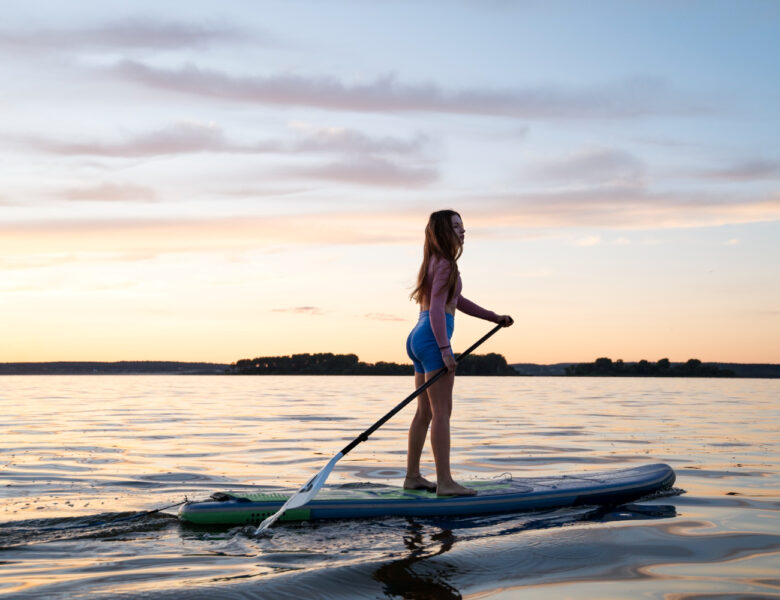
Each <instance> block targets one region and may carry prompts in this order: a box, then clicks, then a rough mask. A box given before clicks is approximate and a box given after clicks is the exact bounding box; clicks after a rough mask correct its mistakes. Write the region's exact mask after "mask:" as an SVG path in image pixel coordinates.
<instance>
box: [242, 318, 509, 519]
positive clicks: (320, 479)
mask: <svg viewBox="0 0 780 600" xmlns="http://www.w3.org/2000/svg"><path fill="white" fill-rule="evenodd" d="M502 327H504V325H503V324H502V323H499V324H498V325H496V326H495V327H494V328H493V329H491V330H490V331H488V332H487V333H486V334H485V335H483V336H482V337H481V338H479V339H478V340H477V341H476V342H474V343H473V344H472V345H471V346H470V347H469V348H468V349H467V350H466V351H465V352H463V353H462V354H460V355H459V356H458V358H456V359H455V360H457V361H460V360H462V359H463V358H465V357H466V356H468V355H469V354H471V353H472V352H473V351H474V350H475V349H476V348H477V347H478V346H479V345H481V344H482V342H484V341H485V340H487V339H488V338H489V337H490V336H491V335H493V334H494V333H495V332H496V331H498V330H499V329H501V328H502ZM446 372H447V367H444V368H442V369H440V370H439V371H438V372H437V373H436V375H434V376H433V377H431V378H430V379H429V380H428V381H426V382H425V383H424V384H423V385H421V386H420V387H418V388H417V389H416V390H414V392H412V394H411V395H409V396H408V397H407V398H405V399H404V400H403V401H402V402H401V403H400V404H398V406H396V407H395V408H394V409H393V410H391V411H390V412H389V413H387V414H386V415H385V416H384V417H382V418H381V419H379V420H378V421H377V422H376V423H374V424H373V425H372V426H371V427H369V428H368V429H366V430H365V431H364V432H363V433H361V434H360V435H359V436H357V437H356V438H355V439H354V440H352V441H351V442H350V443H349V444H348V445H347V446H345V447H344V449H343V450H342V451H341V452H339V453H338V454H337V455H336V456H334V457H333V458H331V459H330V461H329V462H328V464H327V465H325V466H324V467H323V468H322V470H321V471H320V472H319V473H317V474H316V475H315V476H314V477H312V478H311V479H309V481H307V482H306V483H305V484H304V485H303V486H302V487H301V489H299V490H298V491H297V492H295V493H294V494H293V495H292V496H290V498H289V499H288V500H287V502H285V503H284V504H282V507H281V508H280V509H279V510H278V511H276V512H275V513H274V514H272V515H271V516H270V517H268V518H267V519H266V520H265V521H263V522H262V523H260V526H259V527H258V528H257V531H256V532H255V533H261V532H263V531H265V530H266V529H268V528H269V527H270V526H271V525H273V524H274V523H275V522H276V520H277V519H278V518H279V517H281V516H282V515H283V514H284V511H286V510H290V509H293V508H298V507H299V506H303V505H304V504H306V503H307V502H309V501H310V500H312V499H313V498H314V496H316V495H317V492H319V491H320V489H321V488H322V486H323V485H325V481H326V480H327V479H328V476H329V475H330V472H331V471H332V470H333V467H335V466H336V463H337V462H338V461H339V460H340V459H341V457H343V456H344V455H345V454H347V453H348V452H349V451H350V450H352V448H354V447H355V446H357V445H358V444H359V443H360V442H365V441H366V440H367V439H368V436H370V435H371V434H372V433H374V432H375V431H376V430H377V429H379V428H380V427H381V426H382V425H384V424H385V423H386V422H387V421H388V420H389V419H390V418H391V417H392V416H393V415H395V414H396V413H397V412H398V411H400V410H401V409H402V408H403V407H404V406H406V405H407V404H409V403H410V402H411V401H412V400H414V399H415V398H416V397H417V396H419V395H420V394H422V393H423V392H424V391H425V390H427V389H428V388H429V387H430V386H432V385H433V384H434V383H435V382H436V381H437V380H438V379H439V377H441V376H442V375H444V374H445V373H446Z"/></svg>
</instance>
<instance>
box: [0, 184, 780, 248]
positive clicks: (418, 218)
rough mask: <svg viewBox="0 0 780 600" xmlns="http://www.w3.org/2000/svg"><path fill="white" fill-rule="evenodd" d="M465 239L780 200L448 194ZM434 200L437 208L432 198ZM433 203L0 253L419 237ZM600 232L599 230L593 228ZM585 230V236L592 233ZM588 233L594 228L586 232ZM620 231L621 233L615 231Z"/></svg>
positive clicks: (134, 225) (718, 216) (25, 232)
mask: <svg viewBox="0 0 780 600" xmlns="http://www.w3.org/2000/svg"><path fill="white" fill-rule="evenodd" d="M448 204H451V205H452V206H454V207H455V208H457V209H459V210H460V212H461V214H462V215H463V217H464V220H465V222H466V229H467V231H468V233H467V243H469V242H468V240H469V239H480V238H481V239H497V238H499V237H500V238H502V239H524V238H525V237H527V236H528V235H529V234H531V233H533V232H534V231H545V230H546V231H550V230H560V229H568V230H576V229H578V228H587V229H589V230H590V231H592V230H593V229H594V228H599V229H612V230H619V231H626V230H659V229H673V228H699V227H715V226H721V225H727V224H738V223H755V222H767V221H776V220H778V219H780V196H770V197H759V198H744V199H734V198H733V197H732V196H728V195H717V196H716V195H711V194H709V195H708V194H700V195H698V196H697V195H693V194H688V193H681V194H676V195H675V194H670V193H649V192H645V191H641V190H635V189H634V190H630V189H627V190H616V189H611V190H607V191H600V190H590V191H587V192H583V191H578V192H570V193H556V194H535V195H529V194H517V195H500V196H493V197H486V196H479V197H475V196H468V197H467V196H461V197H460V198H454V197H449V198H448ZM436 205H437V206H438V205H440V203H439V202H436ZM432 206H433V202H432V201H430V200H428V201H426V202H425V203H422V204H416V205H414V206H405V205H396V206H392V207H387V205H386V208H384V209H382V210H371V209H368V208H363V207H362V205H361V206H360V207H358V206H356V207H355V208H353V209H343V210H338V211H333V212H320V213H318V214H315V213H306V214H299V215H292V214H290V215H277V216H266V217H259V216H249V215H241V216H233V217H223V218H217V217H212V218H205V217H202V218H198V217H190V218H184V217H179V218H174V217H170V218H152V217H148V218H135V219H132V218H124V219H120V218H115V219H75V218H70V219H59V220H55V219H47V220H36V221H25V222H23V221H11V220H9V219H5V220H2V221H0V256H6V257H11V256H13V255H17V256H18V255H27V254H30V253H31V240H35V243H34V250H35V252H36V253H69V254H74V253H96V252H97V253H127V254H130V255H133V254H135V253H154V254H166V253H173V252H192V253H200V252H214V251H222V252H234V251H237V250H238V251H247V250H256V249H259V248H269V247H275V246H280V245H281V246H291V245H306V246H316V245H332V244H333V245H365V244H371V245H374V244H415V245H419V243H420V241H421V240H420V235H421V234H420V231H421V227H422V226H423V225H424V222H425V219H426V218H427V215H428V212H429V210H430V209H431V208H432ZM599 234H600V235H602V237H603V236H604V234H603V233H602V232H599ZM583 235H590V232H588V233H587V234H585V233H584V234H583ZM594 235H595V234H594ZM616 235H620V234H616Z"/></svg>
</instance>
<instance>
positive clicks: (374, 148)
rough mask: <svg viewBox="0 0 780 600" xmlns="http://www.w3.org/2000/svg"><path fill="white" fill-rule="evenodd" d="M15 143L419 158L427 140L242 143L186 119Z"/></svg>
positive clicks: (320, 135)
mask: <svg viewBox="0 0 780 600" xmlns="http://www.w3.org/2000/svg"><path fill="white" fill-rule="evenodd" d="M16 140H17V141H18V142H19V143H21V144H22V145H24V146H27V147H30V148H33V149H35V150H39V151H43V152H47V153H51V154H57V155H62V156H85V155H86V156H103V157H110V158H138V157H153V156H162V155H174V154H193V153H200V152H214V153H228V152H232V153H246V154H269V153H275V154H307V153H308V154H347V155H388V154H389V155H398V156H404V155H416V154H418V153H419V152H420V151H422V150H423V149H424V147H425V146H426V145H427V143H428V138H427V137H426V136H425V135H423V134H420V133H418V134H416V135H414V136H412V137H410V138H400V137H396V136H371V135H368V134H366V133H363V132H360V131H357V130H354V129H345V128H335V127H322V128H313V127H310V128H306V129H305V130H302V131H298V132H296V133H295V135H294V137H293V138H292V139H289V140H282V139H266V140H260V141H256V142H253V143H240V142H237V141H234V140H231V139H229V138H228V137H227V136H226V135H225V133H224V131H223V130H222V129H221V128H220V127H218V126H217V125H215V124H213V123H197V122H191V121H182V122H179V123H175V124H173V125H170V126H167V127H162V128H160V129H156V130H152V131H149V132H146V133H140V134H135V135H129V136H126V138H125V139H123V140H117V141H111V142H106V141H97V140H90V141H61V140H52V139H45V138H39V137H29V136H18V137H17V138H16Z"/></svg>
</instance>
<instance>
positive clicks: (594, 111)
mask: <svg viewBox="0 0 780 600" xmlns="http://www.w3.org/2000/svg"><path fill="white" fill-rule="evenodd" d="M113 72H114V73H115V74H116V75H117V76H118V77H120V78H122V79H125V80H128V81H134V82H136V83H140V84H142V85H145V86H147V87H152V88H156V89H161V90H167V91H171V92H176V93H181V94H187V95H193V96H201V97H209V98H213V97H217V98H223V99H228V100H233V101H236V102H248V103H258V104H276V105H283V106H314V107H317V108H323V109H328V110H343V111H360V112H387V113H395V112H410V111H411V112H438V113H456V114H475V115H490V116H503V117H514V118H538V119H546V118H594V117H595V118H631V117H641V116H647V115H657V114H696V113H700V112H702V111H703V110H705V109H704V108H703V107H701V106H698V105H695V104H693V103H692V102H691V101H689V100H687V99H685V98H683V97H681V95H680V94H678V93H676V92H674V91H673V90H670V89H669V87H668V85H667V84H666V83H665V82H663V81H661V80H658V79H647V78H645V79H640V78H633V79H627V80H623V81H619V82H616V83H610V84H602V85H594V86H590V87H583V88H579V89H570V88H566V87H561V86H553V85H547V86H537V87H527V88H520V89H490V90H488V89H485V90H483V89H464V90H447V89H444V88H441V87H440V86H438V85H436V84H434V83H418V84H409V83H403V82H400V81H399V80H398V79H397V78H396V77H395V76H393V75H384V76H381V77H377V78H376V79H374V80H373V81H370V82H368V83H358V84H347V83H344V82H342V81H341V80H339V79H338V78H336V77H327V76H320V77H309V76H302V75H256V76H243V77H242V76H235V75H231V74H227V73H224V72H221V71H218V70H215V69H206V68H200V67H198V66H195V65H193V64H187V65H185V66H183V67H180V68H178V69H166V68H160V67H153V66H150V65H147V64H144V63H141V62H138V61H134V60H123V61H121V62H119V63H118V64H117V65H115V66H114V67H113Z"/></svg>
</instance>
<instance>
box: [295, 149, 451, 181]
mask: <svg viewBox="0 0 780 600" xmlns="http://www.w3.org/2000/svg"><path fill="white" fill-rule="evenodd" d="M286 173H287V174H288V175H291V176H294V177H307V178H310V179H322V180H326V181H338V182H341V183H353V184H357V185H372V186H381V187H400V188H415V187H424V186H427V185H430V184H431V183H433V182H434V181H436V180H437V179H438V177H439V173H438V171H437V170H436V169H433V168H430V167H419V166H407V165H402V164H398V163H395V162H391V161H389V160H386V159H384V158H379V157H372V156H364V157H359V158H356V159H352V160H342V161H337V162H332V163H329V164H325V165H321V166H315V167H307V168H300V169H289V170H287V171H286Z"/></svg>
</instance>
